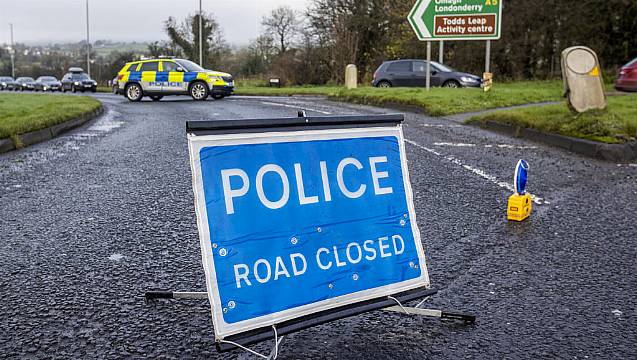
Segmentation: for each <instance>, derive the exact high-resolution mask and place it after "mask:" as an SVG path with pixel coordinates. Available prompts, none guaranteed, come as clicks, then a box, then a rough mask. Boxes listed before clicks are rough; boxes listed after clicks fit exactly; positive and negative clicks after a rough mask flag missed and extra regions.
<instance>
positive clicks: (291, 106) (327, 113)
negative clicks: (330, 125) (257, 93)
mask: <svg viewBox="0 0 637 360" xmlns="http://www.w3.org/2000/svg"><path fill="white" fill-rule="evenodd" d="M261 104H263V105H271V106H282V107H287V108H293V109H297V110H307V111H313V112H317V113H319V114H325V115H332V113H331V112H327V111H322V110H316V109H311V108H308V107H304V106H302V105H289V104H279V103H273V102H267V101H261Z"/></svg>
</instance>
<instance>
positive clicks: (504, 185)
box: [405, 139, 550, 205]
mask: <svg viewBox="0 0 637 360" xmlns="http://www.w3.org/2000/svg"><path fill="white" fill-rule="evenodd" d="M405 142H406V143H408V144H411V145H413V146H415V147H417V148H419V149H422V150H425V151H427V152H430V153H432V154H434V155H436V156H441V157H443V158H444V159H445V160H447V161H449V162H451V163H452V164H455V165H458V166H461V167H463V168H464V169H466V170H469V171H471V172H472V173H474V174H476V175H478V176H479V177H481V178H483V179H485V180H487V181H489V182H490V183H492V184H495V185H497V186H499V187H501V188H504V189H507V190H509V191H510V192H512V193H514V192H515V187H514V186H513V184H511V183H508V182H506V181H500V180H498V178H497V177H495V176H494V175H490V174H488V173H486V172H485V171H483V170H481V169H478V168H475V167H473V166H470V165H467V164H464V163H463V162H462V161H460V160H459V159H456V158H455V157H453V156H451V155H450V156H444V155H442V154H441V153H439V152H437V151H435V150H433V149H430V148H428V147H426V146H423V145H420V144H418V143H417V142H414V141H411V140H408V139H405ZM531 198H532V200H533V202H534V203H536V204H538V205H542V204H550V202H548V201H546V200H545V199H543V198H541V197H539V196H536V195H531Z"/></svg>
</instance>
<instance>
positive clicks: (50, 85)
mask: <svg viewBox="0 0 637 360" xmlns="http://www.w3.org/2000/svg"><path fill="white" fill-rule="evenodd" d="M35 91H62V83H61V82H60V81H59V80H58V79H56V78H55V77H53V76H40V77H39V78H37V79H36V80H35Z"/></svg>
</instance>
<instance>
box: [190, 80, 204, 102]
mask: <svg viewBox="0 0 637 360" xmlns="http://www.w3.org/2000/svg"><path fill="white" fill-rule="evenodd" d="M190 96H192V98H193V99H195V100H198V101H203V100H206V98H207V97H208V86H207V85H206V84H205V83H204V82H202V81H197V82H195V83H193V84H192V85H190Z"/></svg>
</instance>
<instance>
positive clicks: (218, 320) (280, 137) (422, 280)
mask: <svg viewBox="0 0 637 360" xmlns="http://www.w3.org/2000/svg"><path fill="white" fill-rule="evenodd" d="M271 130H273V129H271ZM381 136H393V137H396V138H397V140H398V143H399V145H400V159H401V168H402V171H403V182H404V187H405V194H406V196H407V206H408V210H409V216H410V219H413V221H411V226H412V233H413V235H414V240H415V242H416V244H415V245H416V249H417V253H418V260H419V266H420V269H422V272H421V276H420V277H418V278H416V279H411V280H407V281H403V282H400V283H395V284H391V285H386V286H382V287H378V288H374V289H367V290H364V291H359V292H355V293H350V294H346V295H342V296H339V297H335V298H331V299H326V300H323V301H319V302H316V303H311V304H306V305H303V306H299V307H297V308H293V309H288V310H284V311H280V312H277V313H274V314H269V315H265V316H261V317H257V318H253V319H249V320H244V321H241V322H237V323H233V324H229V323H226V322H225V321H224V319H223V312H222V308H223V306H222V304H221V301H220V297H219V291H218V289H217V279H216V274H215V271H214V269H215V267H214V258H213V256H212V247H211V241H210V232H209V228H208V217H207V211H206V202H205V198H204V189H203V180H202V174H201V163H200V158H199V153H200V150H201V149H202V148H204V147H209V146H227V145H247V144H263V143H281V142H303V141H316V140H334V139H351V138H368V137H381ZM188 148H189V152H190V165H191V170H192V174H193V190H194V194H195V211H196V215H197V227H198V229H199V239H200V243H201V250H202V251H201V253H202V262H203V267H204V271H205V274H206V287H207V292H208V299H209V301H210V305H211V310H212V321H213V325H214V333H215V339H216V340H222V339H224V338H226V337H228V336H231V335H235V334H240V333H243V332H247V331H250V330H254V329H258V328H263V327H266V326H270V325H275V324H278V323H281V322H285V321H288V320H292V319H297V318H300V317H303V316H307V315H311V314H314V313H318V312H321V311H326V310H330V309H334V308H338V307H341V306H347V305H352V304H355V303H357V302H363V301H367V300H371V299H375V298H379V297H383V296H388V295H393V294H396V293H401V292H405V291H408V290H413V289H417V288H422V287H425V288H429V286H430V282H429V274H428V272H427V266H426V262H425V253H424V249H423V247H422V242H421V238H420V231H419V228H418V225H417V220H416V212H415V209H414V204H413V193H412V189H411V183H410V181H409V171H408V169H407V158H406V153H405V144H404V138H403V132H402V126H401V125H395V126H391V127H364V128H344V129H338V128H337V129H322V130H302V131H270V132H260V133H250V132H248V133H230V134H220V135H196V134H195V133H189V134H188Z"/></svg>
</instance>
